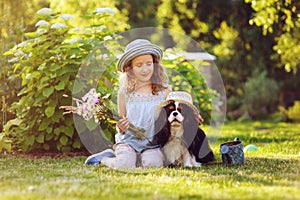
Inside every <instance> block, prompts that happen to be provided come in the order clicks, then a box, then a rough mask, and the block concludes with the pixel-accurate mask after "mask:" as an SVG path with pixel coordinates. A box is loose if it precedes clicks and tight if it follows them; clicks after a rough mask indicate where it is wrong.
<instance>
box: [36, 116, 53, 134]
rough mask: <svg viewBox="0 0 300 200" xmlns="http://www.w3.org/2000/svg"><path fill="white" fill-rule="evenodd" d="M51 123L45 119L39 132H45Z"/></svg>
mask: <svg viewBox="0 0 300 200" xmlns="http://www.w3.org/2000/svg"><path fill="white" fill-rule="evenodd" d="M50 122H51V121H50V120H49V119H48V118H44V119H43V120H42V123H41V124H40V126H39V128H38V131H43V130H45V129H47V128H48V125H49V124H50Z"/></svg>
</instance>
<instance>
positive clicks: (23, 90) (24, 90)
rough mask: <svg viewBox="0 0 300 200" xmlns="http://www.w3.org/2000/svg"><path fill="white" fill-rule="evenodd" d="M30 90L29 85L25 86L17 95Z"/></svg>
mask: <svg viewBox="0 0 300 200" xmlns="http://www.w3.org/2000/svg"><path fill="white" fill-rule="evenodd" d="M27 92H28V88H27V87H24V88H23V89H22V90H21V91H20V92H19V93H18V94H17V96H21V95H22V94H25V93H27Z"/></svg>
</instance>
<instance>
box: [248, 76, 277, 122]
mask: <svg viewBox="0 0 300 200" xmlns="http://www.w3.org/2000/svg"><path fill="white" fill-rule="evenodd" d="M266 75H267V73H266V72H265V71H263V72H258V71H256V72H255V73H254V74H253V77H251V78H250V79H249V80H248V81H247V82H246V83H245V85H244V92H245V94H244V100H243V107H244V109H245V111H246V112H248V113H249V115H250V117H252V118H261V117H266V116H268V115H269V113H272V112H273V111H274V110H275V109H276V107H277V102H278V89H279V87H278V84H277V82H276V81H275V80H273V79H271V78H267V77H266Z"/></svg>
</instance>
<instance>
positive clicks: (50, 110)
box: [45, 106, 55, 118]
mask: <svg viewBox="0 0 300 200" xmlns="http://www.w3.org/2000/svg"><path fill="white" fill-rule="evenodd" d="M54 112H55V107H51V106H49V107H47V108H46V110H45V114H46V116H47V117H48V118H49V117H51V116H53V114H54Z"/></svg>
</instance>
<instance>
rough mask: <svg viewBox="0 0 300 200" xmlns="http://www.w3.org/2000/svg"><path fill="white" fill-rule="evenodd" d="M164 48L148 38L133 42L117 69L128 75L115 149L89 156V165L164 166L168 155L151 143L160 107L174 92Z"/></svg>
mask: <svg viewBox="0 0 300 200" xmlns="http://www.w3.org/2000/svg"><path fill="white" fill-rule="evenodd" d="M162 56H163V51H162V49H161V48H160V47H158V46H157V45H154V44H152V43H151V42H149V41H148V40H144V39H137V40H134V41H132V42H131V43H129V44H128V45H127V46H126V48H125V52H124V54H123V55H122V56H121V57H120V59H119V61H118V63H117V68H118V71H120V72H123V73H124V76H123V77H122V78H121V80H120V88H119V91H118V111H119V114H120V115H121V116H124V118H123V119H121V120H119V121H118V122H117V131H118V133H117V134H116V136H115V140H116V144H115V145H114V146H113V148H114V151H113V150H111V149H107V150H105V151H103V152H100V153H98V154H94V155H91V156H90V157H89V158H87V160H86V162H85V164H87V165H89V164H98V163H101V164H103V165H105V166H108V167H111V168H134V167H137V166H142V167H162V166H163V163H164V156H163V154H162V152H161V150H160V149H159V148H158V146H154V145H151V143H149V141H152V138H153V136H154V134H155V133H154V121H155V118H156V107H157V105H158V104H159V103H160V102H162V101H163V100H164V99H165V98H166V96H167V95H168V93H169V92H170V91H171V89H170V87H169V85H168V77H167V75H166V73H165V70H164V68H163V66H162V65H161V64H160V61H161V59H162ZM129 122H131V123H133V124H134V125H135V126H136V127H140V128H143V129H144V130H145V133H146V135H147V136H148V139H144V140H138V139H136V138H135V137H133V135H132V134H131V132H130V131H129V130H128V128H129Z"/></svg>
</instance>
